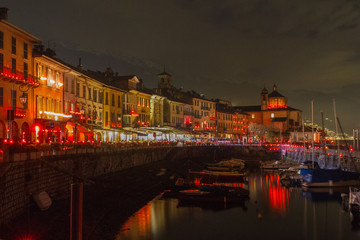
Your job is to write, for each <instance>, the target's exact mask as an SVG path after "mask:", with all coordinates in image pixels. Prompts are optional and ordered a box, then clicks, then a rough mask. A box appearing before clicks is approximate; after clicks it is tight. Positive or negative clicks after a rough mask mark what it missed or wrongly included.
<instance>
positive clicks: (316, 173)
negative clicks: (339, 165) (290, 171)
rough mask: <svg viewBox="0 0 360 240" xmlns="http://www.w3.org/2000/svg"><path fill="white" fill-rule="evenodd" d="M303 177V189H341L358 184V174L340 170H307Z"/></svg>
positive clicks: (359, 181) (359, 175)
mask: <svg viewBox="0 0 360 240" xmlns="http://www.w3.org/2000/svg"><path fill="white" fill-rule="evenodd" d="M307 171H308V173H307V174H305V175H303V186H304V187H343V186H354V185H359V184H360V174H359V173H358V172H347V171H344V170H341V169H307Z"/></svg>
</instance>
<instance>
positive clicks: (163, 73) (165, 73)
mask: <svg viewBox="0 0 360 240" xmlns="http://www.w3.org/2000/svg"><path fill="white" fill-rule="evenodd" d="M160 75H167V76H170V77H171V74H169V73H167V72H165V71H164V72H162V73H159V74H158V76H160Z"/></svg>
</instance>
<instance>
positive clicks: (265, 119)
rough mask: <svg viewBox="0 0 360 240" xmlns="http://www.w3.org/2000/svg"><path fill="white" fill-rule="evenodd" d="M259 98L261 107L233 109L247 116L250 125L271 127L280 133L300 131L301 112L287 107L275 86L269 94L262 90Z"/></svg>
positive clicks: (285, 100)
mask: <svg viewBox="0 0 360 240" xmlns="http://www.w3.org/2000/svg"><path fill="white" fill-rule="evenodd" d="M260 97H261V99H260V101H261V105H257V106H238V107H235V109H237V110H240V111H242V112H245V113H247V114H249V117H250V118H249V122H250V123H256V124H260V125H264V126H271V127H273V128H274V129H278V131H280V132H282V133H285V132H288V131H291V130H300V129H301V110H298V109H295V108H292V107H290V106H288V104H287V98H286V97H284V96H283V95H282V94H280V93H279V92H278V91H277V86H276V85H274V86H273V91H272V92H271V93H270V94H269V93H268V90H267V89H266V88H264V89H263V90H262V91H261V96H260Z"/></svg>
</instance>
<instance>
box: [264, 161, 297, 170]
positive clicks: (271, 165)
mask: <svg viewBox="0 0 360 240" xmlns="http://www.w3.org/2000/svg"><path fill="white" fill-rule="evenodd" d="M294 165H295V163H292V162H282V161H274V162H260V168H261V169H265V170H266V169H268V170H271V169H278V170H280V169H289V168H290V167H292V166H294Z"/></svg>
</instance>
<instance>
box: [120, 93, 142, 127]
mask: <svg viewBox="0 0 360 240" xmlns="http://www.w3.org/2000/svg"><path fill="white" fill-rule="evenodd" d="M138 116H139V114H138V109H137V99H136V94H135V93H133V92H131V91H128V92H126V93H124V95H123V126H124V127H135V126H136V122H137V119H138Z"/></svg>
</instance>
